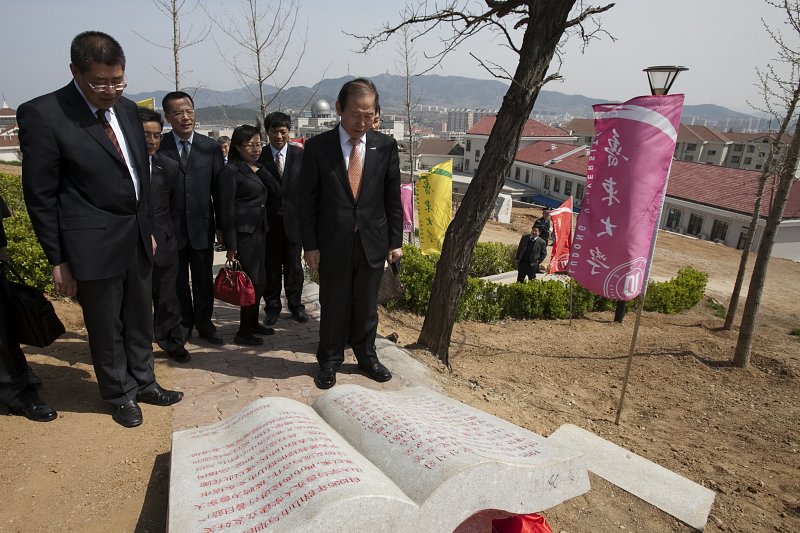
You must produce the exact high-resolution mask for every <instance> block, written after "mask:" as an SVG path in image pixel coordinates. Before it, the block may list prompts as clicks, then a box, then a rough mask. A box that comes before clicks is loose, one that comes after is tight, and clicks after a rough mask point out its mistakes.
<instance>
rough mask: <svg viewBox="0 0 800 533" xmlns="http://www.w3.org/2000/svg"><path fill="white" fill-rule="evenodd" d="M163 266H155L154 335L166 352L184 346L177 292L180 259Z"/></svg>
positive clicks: (176, 258)
mask: <svg viewBox="0 0 800 533" xmlns="http://www.w3.org/2000/svg"><path fill="white" fill-rule="evenodd" d="M174 259H175V260H174V261H172V262H170V263H167V264H165V265H162V266H157V265H154V266H153V334H154V336H155V340H156V343H158V345H159V346H160V347H161V349H162V350H164V351H165V352H172V351H174V350H176V349H178V348H179V347H181V346H183V345H184V341H185V339H184V332H183V330H182V328H181V304H180V303H179V302H178V292H177V290H176V285H177V279H178V257H177V255H176V256H175V258H174Z"/></svg>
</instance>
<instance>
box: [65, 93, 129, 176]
mask: <svg viewBox="0 0 800 533" xmlns="http://www.w3.org/2000/svg"><path fill="white" fill-rule="evenodd" d="M66 89H67V92H66V97H65V101H66V103H67V104H68V105H69V106H70V109H71V113H72V117H73V119H74V120H75V123H76V124H77V125H78V127H80V128H83V129H84V130H86V133H88V134H89V136H90V137H92V138H93V139H94V140H95V141H97V143H98V144H99V145H100V146H102V147H103V148H104V149H105V151H106V152H108V153H109V154H110V155H111V156H112V157H114V158H115V159H116V160H117V161H119V162H120V163H122V164H125V163H124V161H122V159H120V156H119V154H118V153H117V149H116V148H114V145H113V144H111V141H110V140H109V138H108V135H106V132H105V130H104V129H103V126H101V125H100V121H99V120H97V117H96V116H95V115H93V114H92V111H91V109H89V106H88V105H87V104H86V102H85V101H84V100H83V97H82V96H81V93H79V92H78V89H76V88H75V84H74V82H70V83H69V85H67V87H66Z"/></svg>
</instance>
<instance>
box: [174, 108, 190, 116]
mask: <svg viewBox="0 0 800 533" xmlns="http://www.w3.org/2000/svg"><path fill="white" fill-rule="evenodd" d="M170 114H171V115H172V116H173V117H183V116H186V117H193V116H194V109H181V110H179V111H173V112H172V113H170Z"/></svg>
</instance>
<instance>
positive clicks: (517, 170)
mask: <svg viewBox="0 0 800 533" xmlns="http://www.w3.org/2000/svg"><path fill="white" fill-rule="evenodd" d="M519 174H520V169H519V167H517V168H516V169H514V179H515V180H517V181H519Z"/></svg>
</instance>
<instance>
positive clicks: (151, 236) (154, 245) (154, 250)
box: [150, 235, 158, 257]
mask: <svg viewBox="0 0 800 533" xmlns="http://www.w3.org/2000/svg"><path fill="white" fill-rule="evenodd" d="M150 241H151V242H152V243H153V257H155V256H156V248H158V244H156V238H155V237H154V236H153V235H150Z"/></svg>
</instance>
